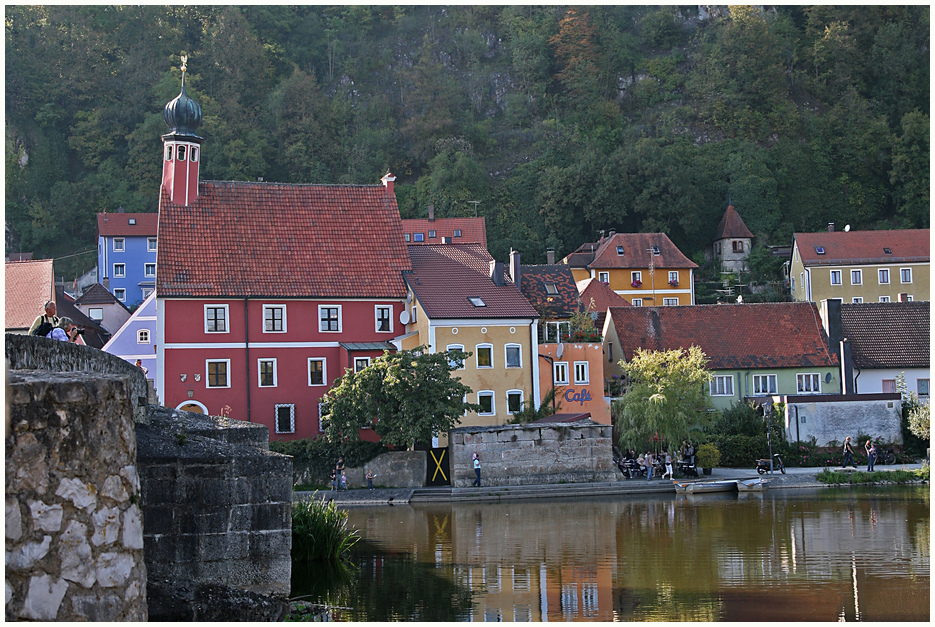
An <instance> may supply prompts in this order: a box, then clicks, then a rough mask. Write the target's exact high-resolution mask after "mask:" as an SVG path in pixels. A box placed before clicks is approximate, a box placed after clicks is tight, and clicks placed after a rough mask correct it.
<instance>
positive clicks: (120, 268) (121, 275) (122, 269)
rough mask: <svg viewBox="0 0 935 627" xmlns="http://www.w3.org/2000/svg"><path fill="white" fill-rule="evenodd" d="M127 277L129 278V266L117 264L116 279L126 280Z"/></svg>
mask: <svg viewBox="0 0 935 627" xmlns="http://www.w3.org/2000/svg"><path fill="white" fill-rule="evenodd" d="M126 276H127V264H125V263H115V264H114V278H115V279H125V278H126Z"/></svg>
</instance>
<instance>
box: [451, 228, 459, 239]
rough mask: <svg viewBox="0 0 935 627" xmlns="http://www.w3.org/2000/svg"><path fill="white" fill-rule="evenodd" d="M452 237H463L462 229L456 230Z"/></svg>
mask: <svg viewBox="0 0 935 627" xmlns="http://www.w3.org/2000/svg"><path fill="white" fill-rule="evenodd" d="M451 236H452V237H461V229H455V232H454V233H452V234H451Z"/></svg>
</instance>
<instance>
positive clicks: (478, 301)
mask: <svg viewBox="0 0 935 627" xmlns="http://www.w3.org/2000/svg"><path fill="white" fill-rule="evenodd" d="M468 302H470V303H471V304H472V305H474V306H475V307H486V306H487V304H486V303H485V302H484V300H483V299H482V298H480V297H479V296H468Z"/></svg>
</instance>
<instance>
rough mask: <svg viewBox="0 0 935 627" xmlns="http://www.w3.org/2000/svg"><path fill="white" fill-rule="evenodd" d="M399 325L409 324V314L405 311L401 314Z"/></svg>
mask: <svg viewBox="0 0 935 627" xmlns="http://www.w3.org/2000/svg"><path fill="white" fill-rule="evenodd" d="M399 323H400V324H409V312H408V311H406V310H405V309H403V310H402V311H400V312H399Z"/></svg>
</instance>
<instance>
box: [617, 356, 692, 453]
mask: <svg viewBox="0 0 935 627" xmlns="http://www.w3.org/2000/svg"><path fill="white" fill-rule="evenodd" d="M706 361H707V360H706V358H705V355H704V353H703V352H701V349H700V348H698V347H697V346H692V347H691V348H689V349H688V350H683V349H677V350H671V351H663V352H657V351H645V350H643V349H638V350H637V351H636V354H635V355H633V358H632V359H631V360H630V361H629V362H621V363H620V365H621V366H622V367H623V368H624V370H626V374H627V379H628V381H629V383H628V386H627V391H626V394H624V395H623V397H622V398H621V399H620V400H618V401H615V402H614V405H613V408H612V412H613V416H614V423H615V424H616V428H617V441H618V444H619V445H620V447H621V448H630V447H634V448H635V447H640V446H643V445H644V444H645V443H646V442H648V441H650V440H652V439H653V437H654V436H656V435H657V434H658V436H659V438H660V439H661V440H662V441H663V442H666V443H668V444H669V445H673V446H674V445H677V444H678V443H679V442H681V441H682V440H685V439H688V438H691V437H692V436H693V435H696V434H698V433H700V432H701V430H702V429H703V427H704V425H705V422H706V421H707V420H708V418H707V415H708V412H707V410H708V407H709V405H708V395H707V394H706V392H705V385H706V384H707V382H708V377H709V376H710V374H709V372H708V371H707V370H706V369H705V362H706Z"/></svg>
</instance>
